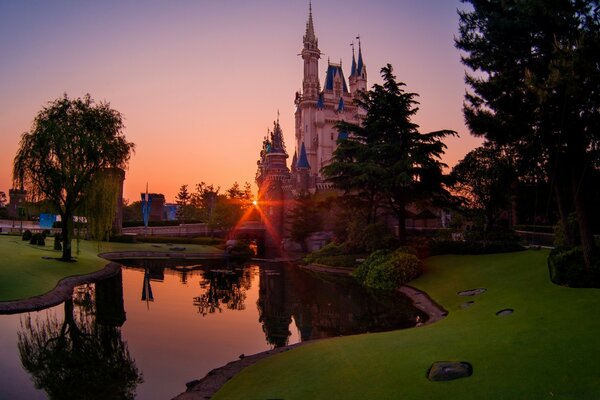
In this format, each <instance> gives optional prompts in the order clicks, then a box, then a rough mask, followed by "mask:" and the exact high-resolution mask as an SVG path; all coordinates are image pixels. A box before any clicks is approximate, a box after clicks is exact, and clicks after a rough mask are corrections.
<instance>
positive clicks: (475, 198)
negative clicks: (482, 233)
mask: <svg viewBox="0 0 600 400" xmlns="http://www.w3.org/2000/svg"><path fill="white" fill-rule="evenodd" d="M452 176H453V177H454V180H455V189H456V190H457V191H458V193H459V194H460V195H461V196H462V198H463V199H464V200H465V202H466V204H467V206H469V208H472V209H474V210H478V211H480V212H481V213H482V214H483V217H484V218H485V225H486V228H492V227H494V226H495V224H496V222H497V218H498V216H499V214H500V213H501V212H502V211H503V210H506V209H508V208H509V207H510V196H511V192H510V188H511V185H512V183H513V182H514V181H515V178H516V177H515V176H514V168H513V165H512V162H511V160H510V158H509V157H507V155H506V154H504V153H503V152H502V151H501V150H499V149H497V148H495V147H493V146H491V145H489V144H487V145H485V146H481V147H478V148H476V149H474V150H471V151H470V152H469V153H468V154H467V155H466V156H465V157H464V158H463V159H462V160H461V161H460V162H459V163H458V164H457V165H456V166H455V167H454V168H453V169H452Z"/></svg>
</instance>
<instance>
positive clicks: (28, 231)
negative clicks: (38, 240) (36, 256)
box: [21, 229, 33, 241]
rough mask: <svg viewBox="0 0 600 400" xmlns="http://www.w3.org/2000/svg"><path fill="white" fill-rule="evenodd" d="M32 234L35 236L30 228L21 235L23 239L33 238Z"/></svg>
mask: <svg viewBox="0 0 600 400" xmlns="http://www.w3.org/2000/svg"><path fill="white" fill-rule="evenodd" d="M31 236H33V233H31V231H30V230H29V229H26V230H25V232H23V236H21V240H24V241H26V240H31Z"/></svg>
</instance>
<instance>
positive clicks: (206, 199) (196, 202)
mask: <svg viewBox="0 0 600 400" xmlns="http://www.w3.org/2000/svg"><path fill="white" fill-rule="evenodd" d="M220 189H221V188H220V187H219V186H217V187H216V188H215V186H214V185H212V184H210V185H207V184H206V183H205V182H200V183H198V184H196V190H195V192H194V193H192V194H191V200H190V201H191V204H192V205H193V206H194V207H195V208H196V209H197V210H198V218H199V219H201V220H202V221H207V222H208V221H209V220H210V219H211V215H212V213H213V211H214V209H215V206H216V201H217V197H218V195H219V190H220Z"/></svg>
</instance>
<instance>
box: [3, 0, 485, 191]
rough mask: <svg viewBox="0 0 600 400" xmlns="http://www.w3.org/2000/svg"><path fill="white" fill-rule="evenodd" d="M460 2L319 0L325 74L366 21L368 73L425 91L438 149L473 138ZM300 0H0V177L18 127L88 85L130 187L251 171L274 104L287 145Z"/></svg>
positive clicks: (6, 171) (6, 174) (301, 22)
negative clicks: (465, 104) (115, 125)
mask: <svg viewBox="0 0 600 400" xmlns="http://www.w3.org/2000/svg"><path fill="white" fill-rule="evenodd" d="M459 7H464V5H462V4H461V3H460V2H459V1H452V0H430V1H419V2H417V1H407V0H402V1H379V0H372V1H369V2H365V1H355V0H347V1H344V2H337V1H331V0H330V1H323V0H321V1H320V0H315V1H314V2H313V18H314V23H315V31H316V34H317V37H318V39H319V47H320V49H321V51H322V52H323V53H324V55H323V56H322V58H321V62H320V64H319V70H320V73H321V81H322V80H323V75H324V72H325V69H326V65H327V59H328V58H329V59H331V61H332V62H336V63H338V62H339V61H340V60H342V62H343V65H344V70H345V71H344V72H345V75H346V76H348V75H349V67H350V62H351V55H352V53H351V48H350V43H351V42H352V40H353V39H354V38H355V37H356V36H357V35H359V34H360V36H361V39H362V49H363V55H364V60H365V64H366V66H367V71H368V75H369V86H370V85H372V84H373V83H379V82H381V79H380V75H379V70H380V68H381V67H382V66H384V65H385V64H387V63H391V64H392V65H393V66H394V69H395V74H396V76H397V77H398V80H400V81H403V82H405V83H406V84H407V88H406V89H407V90H408V91H411V92H416V93H418V94H419V95H420V97H419V101H420V103H421V105H420V111H419V113H418V114H417V116H416V118H415V121H416V122H417V123H418V124H419V125H421V131H422V132H427V131H431V130H437V129H454V130H456V131H458V132H459V134H460V138H454V139H449V140H448V141H447V144H448V151H447V155H446V157H445V161H446V162H447V163H448V164H450V165H453V164H454V163H456V161H458V160H459V159H461V158H462V157H463V156H464V154H465V153H466V152H467V151H469V150H470V149H471V148H473V147H475V146H477V145H478V144H479V143H480V140H479V139H475V138H473V137H471V136H470V135H469V133H468V130H467V129H466V128H465V126H464V122H463V116H462V111H461V108H462V101H463V95H464V92H465V84H464V79H463V78H464V71H465V68H464V67H463V66H462V65H461V63H460V53H459V51H458V50H456V49H455V48H454V47H453V38H454V36H455V35H456V32H457V26H458V16H457V14H456V9H457V8H459ZM307 16H308V2H298V1H276V0H259V1H252V2H249V1H239V0H229V1H210V2H209V1H199V0H198V1H168V2H167V1H162V2H159V1H143V2H142V1H136V2H134V1H102V2H97V1H75V0H73V1H51V2H45V1H30V0H23V1H9V0H0V135H1V136H0V137H1V142H0V190H2V191H5V192H8V189H9V188H10V187H11V172H12V167H11V165H12V160H13V157H14V155H15V152H16V150H17V147H18V142H19V137H20V134H21V133H22V132H25V131H27V130H28V129H29V128H30V127H31V123H32V121H33V118H34V117H35V115H36V113H37V112H38V111H39V110H40V109H41V108H42V107H43V106H44V105H45V104H46V103H47V102H48V101H50V100H53V99H56V98H57V97H60V96H61V95H62V94H63V93H65V92H66V93H67V94H68V95H69V96H70V97H79V96H83V95H84V94H85V93H88V92H89V93H90V94H91V96H92V98H94V99H96V100H106V101H108V102H110V103H111V106H112V107H113V108H115V109H117V110H118V111H120V112H121V113H123V114H124V116H125V124H126V129H125V134H126V136H127V138H128V140H130V141H133V142H134V143H136V146H137V148H136V154H135V155H134V156H133V158H132V160H131V162H130V167H129V171H128V172H127V178H126V181H125V197H126V198H128V199H129V200H130V201H134V200H138V197H139V193H140V192H141V191H143V190H144V189H145V185H146V182H148V183H149V187H150V190H151V191H154V192H161V193H164V194H165V195H166V196H167V200H173V199H174V196H175V195H176V193H177V191H178V188H179V186H180V185H182V184H189V185H190V187H193V186H194V185H195V184H196V183H198V182H200V181H205V182H207V183H213V184H215V185H219V186H221V187H222V188H223V189H225V188H227V187H229V186H231V184H232V183H233V182H234V181H238V182H240V183H242V182H244V181H249V182H251V183H253V184H254V181H253V180H254V175H255V172H256V160H257V158H258V153H259V151H260V146H261V140H262V137H263V136H264V135H265V134H266V132H267V128H270V127H272V123H273V120H274V119H275V118H276V117H277V110H279V111H280V122H281V125H282V128H283V131H284V135H285V139H286V143H287V145H288V148H293V142H292V140H293V137H294V132H293V127H294V116H293V112H294V104H293V99H294V93H295V92H296V91H297V90H299V89H300V87H301V84H302V60H301V58H300V57H298V53H299V52H300V49H301V47H302V35H303V34H304V30H305V24H306V20H307Z"/></svg>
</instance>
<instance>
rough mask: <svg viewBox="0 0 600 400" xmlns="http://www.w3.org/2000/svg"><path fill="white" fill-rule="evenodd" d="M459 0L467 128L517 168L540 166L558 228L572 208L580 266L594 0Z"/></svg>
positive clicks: (597, 18)
mask: <svg viewBox="0 0 600 400" xmlns="http://www.w3.org/2000/svg"><path fill="white" fill-rule="evenodd" d="M466 2H468V3H470V5H471V6H472V7H470V8H469V9H467V10H466V11H461V12H459V16H460V25H459V36H458V38H457V39H456V47H458V48H459V49H461V50H463V51H464V52H465V53H464V55H463V57H462V60H463V63H464V64H465V65H466V66H468V67H469V68H470V69H471V70H472V71H473V72H472V73H470V74H467V76H466V82H467V84H468V85H469V86H470V87H471V88H472V91H471V92H469V93H467V94H466V96H465V105H464V114H465V119H466V122H467V124H468V126H469V128H470V130H471V133H472V134H474V135H476V136H484V137H485V138H486V139H487V140H488V141H490V142H493V143H495V144H497V145H499V146H510V147H511V148H512V149H513V150H512V151H511V153H513V154H514V155H515V163H516V165H517V167H518V168H519V173H520V174H524V173H527V171H531V170H532V169H535V168H537V167H539V166H541V167H542V168H543V170H544V171H545V175H546V176H545V177H544V178H543V179H547V180H548V181H549V182H551V183H552V184H553V186H554V192H555V198H556V200H557V205H558V210H559V212H560V216H561V223H562V225H563V230H564V231H568V213H569V210H570V209H571V205H572V206H573V207H574V208H575V211H576V213H577V220H578V222H579V231H580V236H581V245H582V247H583V250H584V251H583V253H584V259H585V262H586V265H587V266H589V265H590V256H591V253H592V250H593V248H594V242H593V237H592V231H591V228H590V224H589V221H590V220H591V218H590V210H591V201H590V198H591V196H590V194H589V188H590V187H592V182H591V180H590V177H591V171H592V170H593V169H598V167H599V160H600V157H599V150H598V149H600V108H598V104H600V34H599V31H600V29H599V28H600V6H599V4H598V1H585V0H564V1H552V2H548V1H544V0H526V1H522V0H507V1H501V2H498V1H487V0H466Z"/></svg>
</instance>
